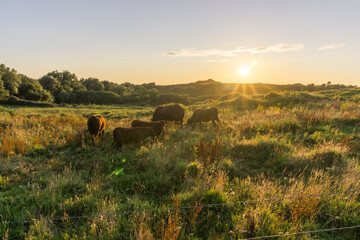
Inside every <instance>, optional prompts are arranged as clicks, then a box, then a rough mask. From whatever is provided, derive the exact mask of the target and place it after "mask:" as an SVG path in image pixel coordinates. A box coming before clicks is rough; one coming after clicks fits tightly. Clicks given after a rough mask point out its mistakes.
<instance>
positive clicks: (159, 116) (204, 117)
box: [87, 104, 220, 150]
mask: <svg viewBox="0 0 360 240" xmlns="http://www.w3.org/2000/svg"><path fill="white" fill-rule="evenodd" d="M218 114H219V111H218V109H217V108H215V107H213V108H208V109H196V110H195V111H194V112H193V114H192V116H191V118H189V119H188V121H187V124H190V125H192V126H194V125H195V124H196V123H199V124H201V122H209V121H212V123H213V124H214V125H216V122H220V120H219V116H218ZM184 116H185V109H184V108H183V107H182V106H180V105H179V104H172V105H166V106H157V107H156V109H155V112H154V114H153V117H152V119H151V121H149V122H147V121H142V120H133V121H132V122H131V128H123V127H118V128H115V129H114V131H113V137H114V141H113V145H114V144H115V146H116V147H117V148H119V149H120V150H121V147H122V145H123V144H124V143H129V142H136V143H137V142H141V141H142V140H145V139H146V138H148V137H152V138H155V137H158V136H159V135H160V134H161V133H162V132H163V129H164V126H165V124H166V122H170V121H174V122H176V123H178V124H180V125H182V124H183V122H184ZM87 124H88V132H89V133H90V135H91V136H92V139H93V142H95V138H96V137H98V136H103V135H104V133H105V127H106V121H105V119H104V118H103V117H102V116H101V115H91V116H90V117H89V119H88V121H87Z"/></svg>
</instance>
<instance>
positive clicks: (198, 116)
mask: <svg viewBox="0 0 360 240" xmlns="http://www.w3.org/2000/svg"><path fill="white" fill-rule="evenodd" d="M218 114H219V110H218V109H217V108H215V107H212V108H208V109H196V110H194V112H193V115H192V116H191V118H190V119H188V121H187V124H191V125H192V126H194V125H195V124H196V123H199V124H200V125H201V122H209V121H212V123H213V124H214V126H216V123H215V121H216V122H218V123H219V122H220V120H219V116H218Z"/></svg>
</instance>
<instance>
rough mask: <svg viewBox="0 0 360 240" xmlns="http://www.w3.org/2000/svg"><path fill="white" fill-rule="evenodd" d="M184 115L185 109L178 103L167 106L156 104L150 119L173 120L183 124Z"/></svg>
mask: <svg viewBox="0 0 360 240" xmlns="http://www.w3.org/2000/svg"><path fill="white" fill-rule="evenodd" d="M184 116H185V109H184V108H183V107H182V106H180V105H179V104H172V105H167V106H157V107H156V109H155V112H154V114H153V118H152V119H151V121H160V120H164V121H175V122H176V123H179V124H181V125H182V124H183V122H184Z"/></svg>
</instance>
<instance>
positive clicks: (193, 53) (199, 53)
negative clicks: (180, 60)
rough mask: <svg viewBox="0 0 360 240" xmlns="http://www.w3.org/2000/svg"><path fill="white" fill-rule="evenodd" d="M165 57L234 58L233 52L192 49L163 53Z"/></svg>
mask: <svg viewBox="0 0 360 240" xmlns="http://www.w3.org/2000/svg"><path fill="white" fill-rule="evenodd" d="M165 55H167V56H178V57H179V56H181V57H208V56H223V57H236V56H237V55H236V54H235V53H234V52H233V51H223V50H218V49H209V50H198V49H193V48H185V49H181V50H179V51H171V52H167V53H165Z"/></svg>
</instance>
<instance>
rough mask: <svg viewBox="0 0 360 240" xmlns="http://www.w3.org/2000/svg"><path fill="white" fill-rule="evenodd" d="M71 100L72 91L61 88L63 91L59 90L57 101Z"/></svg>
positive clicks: (65, 101)
mask: <svg viewBox="0 0 360 240" xmlns="http://www.w3.org/2000/svg"><path fill="white" fill-rule="evenodd" d="M69 100H70V93H68V92H67V91H65V90H61V92H59V93H58V94H56V96H55V102H56V103H68V102H69Z"/></svg>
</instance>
